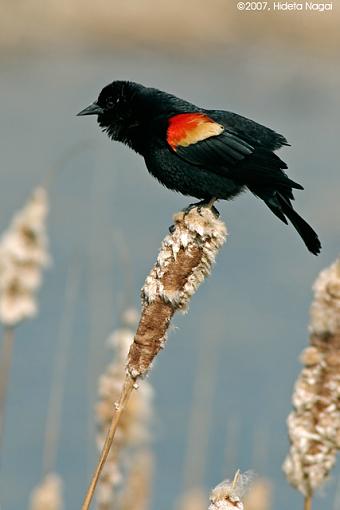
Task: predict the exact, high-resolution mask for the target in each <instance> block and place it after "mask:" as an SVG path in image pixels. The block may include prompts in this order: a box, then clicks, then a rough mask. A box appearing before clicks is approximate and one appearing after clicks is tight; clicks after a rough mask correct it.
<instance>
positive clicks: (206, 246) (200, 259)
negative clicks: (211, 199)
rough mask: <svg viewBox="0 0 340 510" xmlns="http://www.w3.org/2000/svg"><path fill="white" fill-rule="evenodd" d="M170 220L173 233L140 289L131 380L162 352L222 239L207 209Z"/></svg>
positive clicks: (222, 230)
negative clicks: (175, 318) (170, 329)
mask: <svg viewBox="0 0 340 510" xmlns="http://www.w3.org/2000/svg"><path fill="white" fill-rule="evenodd" d="M174 220H175V227H174V230H173V232H172V233H171V234H170V235H168V236H167V237H166V238H165V239H164V241H163V243H162V246H161V250H160V252H159V255H158V259H157V262H156V264H155V265H154V267H153V269H152V270H151V273H150V274H149V276H148V277H147V279H146V281H145V284H144V287H143V289H142V304H143V309H142V313H141V319H140V322H139V326H138V329H137V333H136V335H135V339H134V343H133V344H132V347H131V349H130V353H129V362H128V371H129V373H130V375H131V376H132V378H136V377H139V376H142V375H145V373H146V372H147V371H148V370H149V368H150V366H151V363H152V361H153V359H154V357H155V356H156V355H157V354H158V352H159V350H160V349H161V348H162V347H164V343H165V339H166V333H167V330H168V327H169V323H170V320H171V318H172V316H173V315H174V313H175V312H176V311H177V310H182V311H185V310H186V309H187V307H188V304H189V301H190V299H191V297H192V295H193V294H194V293H195V292H196V290H197V288H198V287H199V285H200V284H201V283H202V282H203V280H204V279H205V277H206V276H207V275H208V274H209V273H210V270H211V266H212V264H213V262H214V261H215V257H216V254H217V252H218V250H219V249H220V247H221V246H222V244H223V243H224V241H225V238H226V228H225V225H224V223H222V222H221V221H220V220H219V219H217V218H216V217H215V216H214V214H213V212H212V211H211V210H210V209H209V208H206V207H205V208H202V209H201V212H198V211H197V209H192V210H191V211H190V212H189V213H188V214H184V213H183V212H180V213H178V214H177V215H176V216H175V218H174Z"/></svg>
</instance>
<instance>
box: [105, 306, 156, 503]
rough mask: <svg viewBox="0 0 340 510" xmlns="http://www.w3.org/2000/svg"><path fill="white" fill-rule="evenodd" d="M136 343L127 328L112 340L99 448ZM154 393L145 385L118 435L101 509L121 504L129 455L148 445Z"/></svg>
mask: <svg viewBox="0 0 340 510" xmlns="http://www.w3.org/2000/svg"><path fill="white" fill-rule="evenodd" d="M133 316H134V317H135V315H133V314H132V312H131V311H129V313H128V312H126V313H124V316H123V320H124V322H125V323H127V322H128V323H130V324H131V320H132V317H133ZM132 341H133V331H132V330H131V329H129V328H127V327H124V328H121V329H118V330H116V331H115V332H114V333H113V334H112V335H111V337H110V338H109V340H108V344H109V346H111V347H113V348H114V350H115V356H114V361H113V362H112V363H111V364H110V365H109V366H108V367H107V369H106V371H105V373H104V374H103V375H102V376H101V377H100V379H99V390H98V391H99V402H98V404H97V406H96V417H97V423H98V436H97V444H98V447H99V449H101V448H102V446H103V443H104V440H105V436H106V432H107V428H108V426H109V425H110V422H111V418H112V411H113V406H114V403H115V402H116V401H117V400H118V398H119V394H120V391H121V388H122V385H123V381H124V378H125V371H126V370H125V365H126V358H127V354H128V351H129V348H130V345H131V343H132ZM151 396H152V391H151V387H150V385H149V383H147V382H146V381H142V383H141V385H140V388H139V391H138V392H134V393H133V395H132V396H131V399H130V400H129V402H128V404H127V407H126V409H125V413H124V415H123V416H122V419H121V421H120V423H119V426H118V428H117V432H116V441H115V444H114V445H113V447H112V448H111V451H110V454H109V456H108V459H107V462H106V464H105V467H104V469H103V471H102V474H101V477H100V479H99V482H98V492H97V509H98V510H99V509H100V510H106V509H110V508H111V507H112V504H113V502H116V501H117V491H118V490H119V487H120V486H121V485H122V484H121V482H122V479H123V475H124V465H125V463H126V461H127V460H128V451H129V450H131V449H133V448H136V447H137V446H140V445H142V444H145V442H147V440H148V439H149V433H148V422H149V418H150V415H151Z"/></svg>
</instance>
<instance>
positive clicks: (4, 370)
mask: <svg viewBox="0 0 340 510" xmlns="http://www.w3.org/2000/svg"><path fill="white" fill-rule="evenodd" d="M13 343H14V329H13V327H10V326H5V328H4V337H3V344H2V348H1V357H0V360H1V361H0V450H1V446H2V441H3V436H4V422H5V406H6V397H7V387H8V380H9V373H10V369H11V364H12V354H13Z"/></svg>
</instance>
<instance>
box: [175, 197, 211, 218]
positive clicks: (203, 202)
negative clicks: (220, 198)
mask: <svg viewBox="0 0 340 510" xmlns="http://www.w3.org/2000/svg"><path fill="white" fill-rule="evenodd" d="M215 202H216V198H212V199H211V200H206V199H205V200H201V201H200V202H195V203H194V204H190V205H188V207H186V208H185V209H182V211H183V213H184V216H186V215H187V214H188V213H189V212H190V211H191V210H192V209H195V208H196V209H197V212H198V213H199V214H201V211H202V209H203V208H204V207H207V208H209V209H211V211H212V213H213V215H214V216H215V218H219V216H220V213H219V211H218V210H217V209H216V207H215V206H214V203H215Z"/></svg>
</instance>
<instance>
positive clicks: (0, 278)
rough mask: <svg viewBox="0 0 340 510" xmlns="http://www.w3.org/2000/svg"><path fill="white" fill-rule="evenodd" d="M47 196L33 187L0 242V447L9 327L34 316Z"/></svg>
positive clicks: (45, 255) (45, 257)
mask: <svg viewBox="0 0 340 510" xmlns="http://www.w3.org/2000/svg"><path fill="white" fill-rule="evenodd" d="M47 212H48V200H47V193H46V191H45V189H44V188H37V189H36V190H35V191H34V193H33V195H32V197H31V199H30V200H29V202H28V203H27V204H26V206H25V207H24V208H23V209H22V210H21V211H19V212H18V213H17V214H16V215H15V216H14V218H13V220H12V222H11V224H10V226H9V228H8V229H7V231H6V232H5V233H4V234H3V235H2V237H1V239H0V323H2V324H3V325H4V339H3V345H2V351H1V355H0V360H1V366H0V446H1V440H2V435H3V421H4V406H5V399H6V391H7V382H8V377H9V370H10V365H11V357H12V349H13V342H14V332H13V328H14V326H16V325H17V324H19V323H20V322H21V321H23V320H24V319H28V318H31V317H33V316H34V315H35V314H36V313H37V302H36V292H37V289H38V288H39V286H40V284H41V273H42V269H44V268H45V267H46V265H47V264H48V261H49V256H48V251H47V236H46V217H47Z"/></svg>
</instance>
